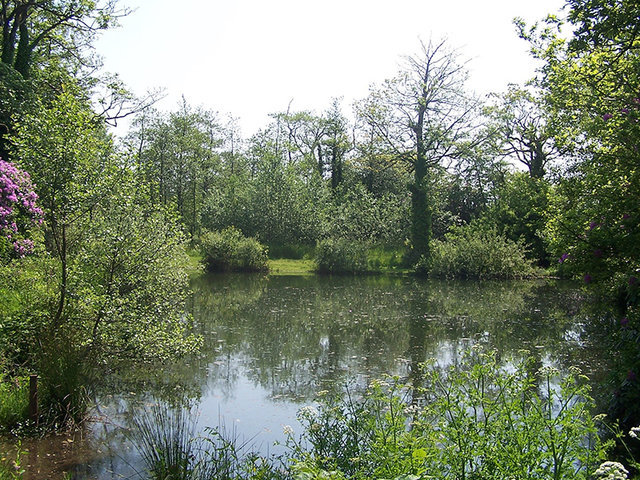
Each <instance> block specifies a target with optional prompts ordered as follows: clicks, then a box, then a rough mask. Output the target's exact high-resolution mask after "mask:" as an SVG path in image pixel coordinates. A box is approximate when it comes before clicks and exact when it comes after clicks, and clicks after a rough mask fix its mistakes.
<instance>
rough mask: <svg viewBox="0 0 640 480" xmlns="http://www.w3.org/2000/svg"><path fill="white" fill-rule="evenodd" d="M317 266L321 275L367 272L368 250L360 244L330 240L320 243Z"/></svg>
mask: <svg viewBox="0 0 640 480" xmlns="http://www.w3.org/2000/svg"><path fill="white" fill-rule="evenodd" d="M316 264H317V271H318V272H319V273H362V272H366V271H367V270H368V265H367V248H366V246H365V245H364V244H362V243H360V242H355V241H352V240H346V239H342V238H336V239H334V238H328V239H326V240H322V241H321V242H318V245H317V247H316Z"/></svg>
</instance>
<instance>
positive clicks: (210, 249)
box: [200, 227, 268, 272]
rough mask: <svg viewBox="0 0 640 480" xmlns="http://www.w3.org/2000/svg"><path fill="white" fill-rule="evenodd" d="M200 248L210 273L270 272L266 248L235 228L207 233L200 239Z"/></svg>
mask: <svg viewBox="0 0 640 480" xmlns="http://www.w3.org/2000/svg"><path fill="white" fill-rule="evenodd" d="M200 248H201V250H202V255H203V257H204V260H203V261H204V264H205V267H206V268H207V270H208V271H210V272H227V271H240V272H264V271H267V270H268V256H267V249H266V247H264V246H263V245H262V244H261V243H260V242H258V240H256V239H255V238H251V237H245V236H244V235H243V234H242V232H240V230H238V229H237V228H234V227H229V228H225V229H224V230H221V231H219V232H207V233H205V234H204V235H202V237H201V239H200Z"/></svg>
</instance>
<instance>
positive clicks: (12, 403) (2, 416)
mask: <svg viewBox="0 0 640 480" xmlns="http://www.w3.org/2000/svg"><path fill="white" fill-rule="evenodd" d="M28 412H29V379H28V378H27V377H17V378H12V379H9V378H8V377H6V376H2V377H0V429H7V430H9V429H11V428H13V427H15V426H17V425H19V424H20V423H23V422H24V421H26V420H27V418H28ZM0 478H1V477H0Z"/></svg>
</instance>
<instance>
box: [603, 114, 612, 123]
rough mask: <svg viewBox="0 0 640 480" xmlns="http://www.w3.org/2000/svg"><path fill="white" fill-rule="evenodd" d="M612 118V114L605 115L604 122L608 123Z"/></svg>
mask: <svg viewBox="0 0 640 480" xmlns="http://www.w3.org/2000/svg"><path fill="white" fill-rule="evenodd" d="M611 117H613V115H611V114H610V113H605V114H604V115H602V120H604V121H605V122H606V121H607V120H610V119H611Z"/></svg>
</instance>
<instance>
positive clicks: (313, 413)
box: [298, 405, 320, 419]
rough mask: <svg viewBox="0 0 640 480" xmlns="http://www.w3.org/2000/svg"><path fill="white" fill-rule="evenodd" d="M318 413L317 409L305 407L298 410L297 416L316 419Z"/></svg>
mask: <svg viewBox="0 0 640 480" xmlns="http://www.w3.org/2000/svg"><path fill="white" fill-rule="evenodd" d="M319 415H320V413H319V412H318V409H317V408H316V407H314V406H313V405H305V406H304V407H302V408H301V409H300V410H298V416H299V417H300V418H307V419H308V418H318V416H319Z"/></svg>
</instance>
